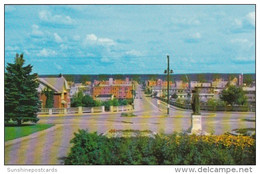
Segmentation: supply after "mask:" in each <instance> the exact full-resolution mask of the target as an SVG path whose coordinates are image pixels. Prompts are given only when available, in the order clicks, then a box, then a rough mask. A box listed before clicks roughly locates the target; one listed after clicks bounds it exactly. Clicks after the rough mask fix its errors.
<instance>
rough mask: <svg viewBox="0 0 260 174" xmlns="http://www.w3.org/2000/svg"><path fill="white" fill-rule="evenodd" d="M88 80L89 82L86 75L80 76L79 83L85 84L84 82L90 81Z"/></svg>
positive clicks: (89, 78)
mask: <svg viewBox="0 0 260 174" xmlns="http://www.w3.org/2000/svg"><path fill="white" fill-rule="evenodd" d="M90 80H91V77H90V76H88V75H82V76H81V83H82V84H85V83H86V81H90Z"/></svg>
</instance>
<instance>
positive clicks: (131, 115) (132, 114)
mask: <svg viewBox="0 0 260 174" xmlns="http://www.w3.org/2000/svg"><path fill="white" fill-rule="evenodd" d="M135 116H136V115H135V114H134V113H132V112H130V113H124V112H123V113H121V117H135Z"/></svg>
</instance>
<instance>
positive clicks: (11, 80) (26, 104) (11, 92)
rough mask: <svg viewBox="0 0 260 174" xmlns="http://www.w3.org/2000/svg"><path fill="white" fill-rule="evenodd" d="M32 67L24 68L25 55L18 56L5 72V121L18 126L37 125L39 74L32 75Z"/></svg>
mask: <svg viewBox="0 0 260 174" xmlns="http://www.w3.org/2000/svg"><path fill="white" fill-rule="evenodd" d="M31 72H32V66H31V65H30V64H29V65H27V66H24V59H23V54H20V55H19V54H16V57H15V63H14V64H11V63H8V65H7V67H6V72H5V96H4V98H5V121H7V122H8V121H10V120H13V121H16V122H17V124H18V125H21V124H22V123H23V122H27V121H32V122H34V123H36V122H37V121H38V120H39V119H38V118H37V112H38V110H39V105H40V102H39V98H38V94H37V87H38V85H39V84H38V82H37V74H31Z"/></svg>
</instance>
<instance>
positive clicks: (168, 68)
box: [167, 55, 170, 115]
mask: <svg viewBox="0 0 260 174" xmlns="http://www.w3.org/2000/svg"><path fill="white" fill-rule="evenodd" d="M167 62H168V66H167V114H168V115H169V112H170V101H169V98H170V97H169V96H170V94H169V87H170V57H169V55H167Z"/></svg>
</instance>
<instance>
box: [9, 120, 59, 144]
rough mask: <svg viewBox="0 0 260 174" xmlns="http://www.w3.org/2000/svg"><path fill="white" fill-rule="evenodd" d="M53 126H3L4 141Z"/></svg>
mask: <svg viewBox="0 0 260 174" xmlns="http://www.w3.org/2000/svg"><path fill="white" fill-rule="evenodd" d="M52 126H54V125H53V124H24V125H21V126H16V125H8V126H5V141H8V140H13V139H16V138H20V137H24V136H27V135H30V134H32V133H35V132H38V131H42V130H44V129H48V128H50V127H52Z"/></svg>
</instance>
